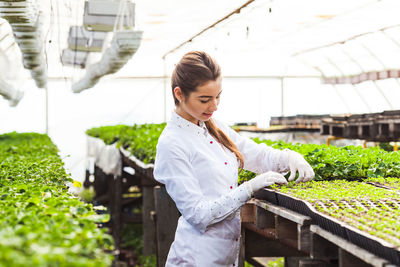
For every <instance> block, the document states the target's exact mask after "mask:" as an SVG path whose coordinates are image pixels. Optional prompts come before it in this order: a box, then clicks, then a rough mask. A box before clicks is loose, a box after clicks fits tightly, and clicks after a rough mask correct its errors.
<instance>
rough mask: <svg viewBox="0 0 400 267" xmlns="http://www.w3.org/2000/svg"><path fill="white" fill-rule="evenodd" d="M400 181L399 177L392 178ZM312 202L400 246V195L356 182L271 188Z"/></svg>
mask: <svg viewBox="0 0 400 267" xmlns="http://www.w3.org/2000/svg"><path fill="white" fill-rule="evenodd" d="M392 180H393V181H395V180H397V183H399V182H400V178H392ZM272 188H273V189H275V190H278V191H279V192H281V193H284V194H287V195H290V196H293V197H296V198H299V199H302V200H305V201H307V202H309V203H310V204H311V205H312V206H313V207H314V208H315V209H316V210H317V211H320V212H322V213H324V214H327V215H329V216H331V217H333V218H335V219H338V220H340V221H343V222H346V223H347V224H349V225H351V226H353V227H355V228H357V229H359V230H362V231H364V232H366V233H368V234H371V235H373V236H376V237H379V238H381V239H384V240H386V241H387V242H389V243H391V244H393V245H395V246H400V221H399V219H398V218H400V194H399V192H398V191H396V190H387V189H385V188H379V187H376V186H374V185H371V184H368V183H365V182H357V181H345V180H335V181H312V182H308V183H299V184H295V183H289V185H288V186H281V187H279V186H277V185H274V186H272Z"/></svg>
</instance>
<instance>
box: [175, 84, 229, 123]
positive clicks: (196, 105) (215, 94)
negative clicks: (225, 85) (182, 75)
mask: <svg viewBox="0 0 400 267" xmlns="http://www.w3.org/2000/svg"><path fill="white" fill-rule="evenodd" d="M174 92H175V96H176V97H177V98H178V100H180V103H179V105H178V106H177V108H176V112H177V113H178V114H179V115H180V116H181V117H183V118H185V119H187V120H188V121H190V122H193V123H194V124H197V125H198V124H199V121H207V120H209V119H210V118H211V116H212V115H213V113H214V112H215V111H216V110H217V107H218V104H219V100H220V96H221V92H222V87H221V77H220V78H218V79H217V80H215V81H208V82H206V83H205V84H203V85H201V86H197V90H196V91H195V92H192V93H191V94H189V96H188V97H185V96H184V95H183V94H182V93H181V91H180V88H175V90H174Z"/></svg>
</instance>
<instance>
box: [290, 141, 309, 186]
mask: <svg viewBox="0 0 400 267" xmlns="http://www.w3.org/2000/svg"><path fill="white" fill-rule="evenodd" d="M284 151H285V153H286V154H287V158H288V165H289V168H290V176H289V179H288V180H289V181H293V180H294V178H295V177H296V173H297V172H299V177H298V178H297V180H296V183H299V182H307V181H311V180H312V179H313V178H314V176H315V174H314V171H313V169H312V168H311V166H310V164H308V162H307V161H306V160H305V159H304V158H303V156H302V155H301V154H299V153H297V152H295V151H292V150H289V149H285V150H284Z"/></svg>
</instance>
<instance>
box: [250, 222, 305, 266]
mask: <svg viewBox="0 0 400 267" xmlns="http://www.w3.org/2000/svg"><path fill="white" fill-rule="evenodd" d="M242 238H243V236H242ZM244 239H245V241H244V245H245V258H246V260H248V259H250V258H253V257H289V256H293V257H296V256H304V255H305V254H304V253H302V252H300V251H298V250H297V249H295V248H292V247H290V246H287V245H285V244H283V243H281V242H279V241H278V240H274V239H268V238H265V237H264V236H261V235H259V234H258V233H256V232H254V231H252V230H250V229H249V228H247V227H246V228H245V238H244Z"/></svg>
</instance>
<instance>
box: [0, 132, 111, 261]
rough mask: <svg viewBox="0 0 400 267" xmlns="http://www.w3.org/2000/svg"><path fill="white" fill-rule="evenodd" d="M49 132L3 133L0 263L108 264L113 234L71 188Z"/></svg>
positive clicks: (0, 140)
mask: <svg viewBox="0 0 400 267" xmlns="http://www.w3.org/2000/svg"><path fill="white" fill-rule="evenodd" d="M57 153H58V149H57V147H56V146H55V145H54V144H53V143H52V142H51V140H50V138H49V137H48V136H47V135H41V134H35V133H23V134H18V133H15V132H13V133H9V134H3V135H0V199H1V201H0V266H96V267H97V266H109V265H110V264H111V261H112V256H111V255H110V254H108V253H105V251H109V250H112V249H113V241H112V238H111V237H110V236H109V235H107V234H106V233H105V230H103V229H99V228H98V227H97V226H96V223H97V222H99V221H101V220H104V219H105V218H103V217H102V216H99V215H97V214H96V212H95V211H94V210H93V207H92V205H91V204H85V203H83V202H81V201H80V200H79V199H77V198H76V197H75V196H73V195H72V194H71V193H69V192H68V188H67V186H66V183H67V182H72V181H73V180H72V179H71V177H70V176H69V175H68V174H67V173H66V172H65V169H64V164H63V162H62V161H61V159H60V157H59V156H58V154H57Z"/></svg>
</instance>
